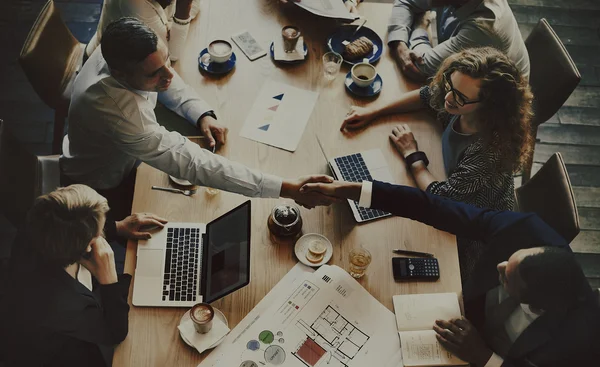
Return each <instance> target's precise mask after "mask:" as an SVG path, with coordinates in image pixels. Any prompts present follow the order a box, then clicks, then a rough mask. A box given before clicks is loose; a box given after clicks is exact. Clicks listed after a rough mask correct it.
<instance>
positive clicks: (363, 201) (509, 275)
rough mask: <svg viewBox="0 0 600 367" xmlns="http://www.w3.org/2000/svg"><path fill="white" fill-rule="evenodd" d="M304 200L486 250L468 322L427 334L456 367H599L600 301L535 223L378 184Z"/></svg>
mask: <svg viewBox="0 0 600 367" xmlns="http://www.w3.org/2000/svg"><path fill="white" fill-rule="evenodd" d="M301 191H318V192H320V193H322V194H324V195H330V196H334V197H337V198H340V199H352V200H356V201H358V202H359V205H360V206H363V207H366V208H376V209H380V210H384V211H387V212H391V213H392V214H394V215H398V216H401V217H405V218H410V219H413V220H417V221H419V222H422V223H425V224H429V225H431V226H433V227H435V228H438V229H440V230H443V231H447V232H450V233H453V234H455V235H457V236H460V237H463V238H469V239H473V240H477V241H483V242H484V243H485V245H486V247H485V250H484V254H483V256H482V257H481V258H480V260H479V262H478V263H477V264H476V265H475V270H474V271H473V276H471V277H470V278H469V280H468V281H467V282H466V284H465V285H464V287H463V299H464V301H465V310H466V314H467V316H468V317H469V318H471V321H469V320H467V319H465V318H460V319H455V320H437V321H436V325H434V326H433V328H434V330H435V331H436V332H437V336H438V340H439V342H440V343H441V344H442V345H443V346H444V347H445V348H446V349H447V350H449V351H450V352H452V353H454V354H455V355H457V356H458V357H459V358H461V359H463V360H465V361H467V362H469V363H472V364H474V365H475V366H477V367H500V366H502V367H513V366H514V367H521V366H523V367H525V366H527V367H533V366H537V367H562V366H592V365H596V364H597V363H598V361H599V360H600V307H599V305H598V296H597V294H596V293H594V292H593V291H592V289H591V288H590V285H589V284H588V282H587V280H586V278H585V276H584V274H583V271H582V270H581V267H580V266H579V265H578V264H577V262H576V261H575V258H574V257H573V255H572V253H571V252H570V249H569V247H568V243H567V242H566V241H565V240H564V239H563V238H562V237H561V236H560V235H558V234H557V233H556V232H555V231H554V230H553V229H552V228H550V227H549V226H548V225H547V224H546V223H544V221H542V220H541V219H540V218H539V217H538V216H537V215H535V214H533V213H515V212H510V211H495V210H491V209H481V208H478V207H475V206H472V205H468V204H463V203H460V202H455V201H451V200H448V199H445V198H442V197H439V196H436V195H431V194H428V193H425V192H423V191H421V190H418V189H415V188H412V187H407V186H401V185H391V184H387V183H383V182H377V181H375V182H372V183H371V182H367V181H364V182H362V183H348V182H334V183H331V184H327V185H324V184H320V183H313V184H306V185H305V186H304V187H302V188H301ZM539 246H544V247H539ZM507 259H508V260H507ZM442 272H443V269H442ZM442 274H443V273H442ZM498 274H499V276H498ZM442 276H443V275H442ZM498 283H500V285H499V284H498ZM478 306H479V307H478Z"/></svg>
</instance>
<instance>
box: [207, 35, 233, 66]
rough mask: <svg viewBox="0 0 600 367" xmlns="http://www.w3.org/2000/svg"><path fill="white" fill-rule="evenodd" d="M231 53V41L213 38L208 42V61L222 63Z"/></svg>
mask: <svg viewBox="0 0 600 367" xmlns="http://www.w3.org/2000/svg"><path fill="white" fill-rule="evenodd" d="M232 53H233V47H232V46H231V43H229V42H227V41H225V40H214V41H212V42H211V43H209V44H208V54H209V55H210V61H211V62H216V63H219V64H220V63H223V62H226V61H227V60H229V58H231V54H232Z"/></svg>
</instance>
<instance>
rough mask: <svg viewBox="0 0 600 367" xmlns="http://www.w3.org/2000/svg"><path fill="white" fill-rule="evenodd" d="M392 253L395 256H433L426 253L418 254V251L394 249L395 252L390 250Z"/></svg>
mask: <svg viewBox="0 0 600 367" xmlns="http://www.w3.org/2000/svg"><path fill="white" fill-rule="evenodd" d="M392 252H393V253H395V254H398V255H414V256H423V257H433V254H430V253H427V252H419V251H410V250H400V249H395V250H392Z"/></svg>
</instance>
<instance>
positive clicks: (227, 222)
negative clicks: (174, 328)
mask: <svg viewBox="0 0 600 367" xmlns="http://www.w3.org/2000/svg"><path fill="white" fill-rule="evenodd" d="M248 283H250V201H249V200H248V201H246V202H245V203H243V204H242V205H240V206H238V207H237V208H235V209H233V210H231V211H229V212H228V213H226V214H224V215H222V216H220V217H219V218H217V219H215V220H213V221H212V222H210V223H208V224H203V223H170V222H169V223H168V224H167V225H166V226H165V227H164V228H163V229H162V230H161V231H159V232H157V233H154V234H153V236H152V238H151V239H149V240H147V241H139V242H138V249H137V266H136V270H135V278H134V281H133V299H132V302H133V304H134V305H135V306H158V307H191V306H193V305H194V304H196V303H199V302H205V303H211V302H214V301H216V300H218V299H220V298H222V297H224V296H226V295H228V294H230V293H232V292H233V291H235V290H237V289H240V288H241V287H244V286H246V285H248Z"/></svg>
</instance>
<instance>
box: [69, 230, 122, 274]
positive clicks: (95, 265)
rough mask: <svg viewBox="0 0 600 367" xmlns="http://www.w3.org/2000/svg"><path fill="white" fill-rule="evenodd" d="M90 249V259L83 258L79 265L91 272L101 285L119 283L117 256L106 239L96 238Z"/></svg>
mask: <svg viewBox="0 0 600 367" xmlns="http://www.w3.org/2000/svg"><path fill="white" fill-rule="evenodd" d="M88 248H89V249H90V251H89V254H90V257H89V258H88V259H86V258H85V257H82V258H81V259H80V260H79V263H80V264H81V265H83V266H84V267H85V268H86V269H87V270H89V271H90V273H92V275H93V276H94V278H96V280H97V281H98V283H100V284H113V283H116V282H118V281H119V278H118V277H117V268H116V267H115V254H114V253H113V250H112V248H111V247H110V245H109V244H108V242H106V240H105V239H104V237H96V238H94V239H93V240H92V241H91V242H90V245H89V246H88Z"/></svg>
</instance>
